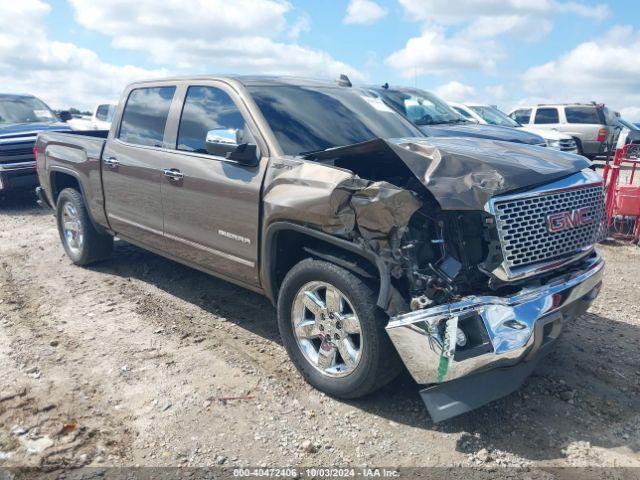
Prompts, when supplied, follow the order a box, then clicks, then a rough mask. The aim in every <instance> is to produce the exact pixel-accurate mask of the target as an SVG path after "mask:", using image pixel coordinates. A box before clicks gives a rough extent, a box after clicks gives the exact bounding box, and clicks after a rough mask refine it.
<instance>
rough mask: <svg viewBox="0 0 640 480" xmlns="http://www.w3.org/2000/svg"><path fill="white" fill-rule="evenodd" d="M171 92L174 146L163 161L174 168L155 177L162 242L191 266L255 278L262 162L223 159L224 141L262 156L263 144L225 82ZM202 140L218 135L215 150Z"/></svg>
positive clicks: (245, 280)
mask: <svg viewBox="0 0 640 480" xmlns="http://www.w3.org/2000/svg"><path fill="white" fill-rule="evenodd" d="M179 95H180V98H184V104H183V107H182V111H181V112H177V113H178V114H179V115H177V118H176V124H177V125H175V140H173V141H172V143H173V145H172V148H173V149H174V150H173V153H172V154H171V156H170V157H168V158H167V159H166V162H165V164H164V169H166V170H168V171H169V172H174V173H170V174H169V176H166V177H163V178H162V180H161V182H162V188H161V190H162V203H163V207H164V231H165V241H166V244H167V248H168V249H169V250H170V252H171V253H172V254H173V255H175V256H176V257H179V258H181V259H182V260H184V261H186V262H188V263H191V264H193V265H195V266H199V267H204V268H205V269H207V270H209V271H212V272H215V273H217V274H219V275H221V276H223V277H227V278H231V279H233V280H239V281H241V282H242V283H244V284H248V285H258V284H259V282H258V268H257V261H258V250H257V249H258V242H259V238H258V231H259V223H260V191H261V186H262V178H263V175H264V168H265V165H264V163H265V162H258V165H255V166H247V165H243V164H240V163H238V162H236V161H233V160H230V159H227V158H226V157H225V148H224V147H225V145H224V142H225V141H228V142H231V143H237V144H242V143H249V144H256V145H258V148H259V151H261V152H262V153H263V155H264V154H265V152H266V145H265V144H264V142H262V141H261V139H260V138H259V134H258V129H257V128H256V127H255V124H254V123H253V121H252V119H251V118H250V115H249V112H248V110H247V109H246V107H245V106H244V104H243V103H242V101H241V100H240V98H239V97H238V95H237V94H236V93H235V92H234V91H233V90H232V89H231V88H230V87H229V86H227V85H226V84H223V83H221V82H220V83H219V82H203V84H199V85H185V86H183V87H181V92H180V94H179ZM207 139H209V140H211V139H218V140H222V142H223V143H222V144H220V151H218V150H217V147H215V146H212V144H211V141H210V142H209V144H208V145H207V143H206V140H207ZM214 147H215V148H214ZM259 156H260V154H259ZM175 174H177V175H178V177H177V178H176V176H175Z"/></svg>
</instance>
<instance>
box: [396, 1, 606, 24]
mask: <svg viewBox="0 0 640 480" xmlns="http://www.w3.org/2000/svg"><path fill="white" fill-rule="evenodd" d="M399 1H400V4H401V5H402V6H403V7H404V9H405V11H406V12H407V15H408V16H409V17H410V18H411V19H414V20H417V21H422V22H437V23H440V24H445V25H456V24H462V23H466V22H469V21H472V20H475V19H477V18H478V17H484V18H489V17H490V18H494V19H496V20H498V19H500V18H501V17H508V16H513V15H518V16H547V17H550V18H553V15H556V14H562V13H568V14H575V15H580V16H582V17H588V18H594V19H597V20H600V19H603V18H605V17H606V16H607V15H608V14H609V8H608V7H607V5H604V4H598V5H593V6H591V5H585V4H583V3H580V2H562V1H556V0H456V1H455V2H452V1H450V0H399Z"/></svg>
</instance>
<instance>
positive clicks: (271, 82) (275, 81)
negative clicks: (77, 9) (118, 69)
mask: <svg viewBox="0 0 640 480" xmlns="http://www.w3.org/2000/svg"><path fill="white" fill-rule="evenodd" d="M203 80H223V81H224V80H233V81H236V82H238V83H241V84H242V85H244V86H246V87H250V86H258V85H260V86H267V85H268V86H286V85H295V86H305V85H306V86H325V87H336V86H339V85H338V83H336V81H335V80H329V79H320V78H309V77H296V76H288V75H196V76H185V77H168V78H156V79H149V80H141V81H138V82H133V83H132V84H131V85H145V84H149V83H155V82H172V81H175V82H194V81H196V82H197V81H203Z"/></svg>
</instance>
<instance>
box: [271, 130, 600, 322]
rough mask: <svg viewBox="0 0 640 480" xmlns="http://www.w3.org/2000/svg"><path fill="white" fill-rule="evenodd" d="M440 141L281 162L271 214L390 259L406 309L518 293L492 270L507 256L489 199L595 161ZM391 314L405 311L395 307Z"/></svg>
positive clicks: (381, 143)
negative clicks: (488, 208)
mask: <svg viewBox="0 0 640 480" xmlns="http://www.w3.org/2000/svg"><path fill="white" fill-rule="evenodd" d="M434 140H437V141H436V142H433V141H432V139H429V140H428V141H424V142H420V141H416V140H415V139H412V140H411V141H409V140H407V141H402V140H397V141H387V140H382V139H376V140H371V141H369V142H365V143H361V144H356V145H351V146H347V147H340V148H334V149H329V150H325V151H322V152H315V153H311V154H308V155H307V156H306V157H305V158H306V160H311V162H303V163H299V161H295V162H294V161H292V162H291V164H290V165H288V162H287V160H286V159H285V160H283V163H281V164H274V166H275V167H276V168H275V170H274V173H273V177H272V179H271V182H270V183H269V186H268V187H267V190H266V192H265V205H266V209H267V213H268V214H269V216H272V217H273V218H276V219H277V217H279V216H282V218H286V219H288V220H299V221H301V222H304V223H306V224H311V225H314V226H316V227H318V228H320V229H322V230H323V231H325V232H327V233H331V234H333V235H337V236H340V237H343V238H348V239H349V240H351V241H353V242H355V243H358V244H360V245H362V246H363V247H364V248H365V249H367V250H370V251H373V252H375V253H376V255H378V256H379V257H380V258H382V259H383V260H384V262H385V263H386V264H387V265H388V270H389V273H390V277H391V279H390V280H391V283H392V285H393V287H394V289H395V291H396V292H397V293H399V294H400V295H401V297H402V298H403V300H404V302H405V306H404V307H402V310H405V309H406V310H409V309H410V310H417V309H422V308H427V307H430V306H433V305H438V304H442V303H447V302H451V301H454V300H456V299H457V298H461V297H464V296H468V295H484V294H492V295H495V294H506V293H509V292H513V291H517V289H518V287H517V285H514V283H510V282H504V281H500V280H498V279H497V278H495V277H494V276H493V275H492V274H491V272H492V271H493V270H494V269H495V268H496V267H497V266H498V265H500V263H501V262H502V260H503V255H502V250H501V248H500V240H499V238H498V232H497V229H496V225H495V223H494V216H493V215H491V214H490V213H488V212H487V211H486V210H485V205H486V203H487V202H488V201H489V199H490V198H492V197H493V196H495V195H498V194H500V193H503V192H513V191H517V190H518V189H523V188H530V187H531V186H535V185H538V184H541V183H545V182H547V181H551V180H553V179H557V178H561V177H563V176H567V175H569V174H571V173H574V172H576V171H579V170H581V169H583V168H585V167H586V166H588V162H587V161H586V160H583V159H581V157H576V156H568V157H567V158H566V160H565V158H563V157H562V156H560V157H558V155H557V152H549V155H546V153H547V152H546V151H545V149H543V148H538V150H540V151H535V152H531V150H528V149H529V148H531V147H526V146H519V145H515V144H505V143H503V142H494V141H486V143H487V145H486V151H487V153H486V155H485V153H484V152H483V151H482V142H480V144H479V142H478V140H477V139H474V140H473V142H469V151H468V152H467V151H466V150H464V151H463V153H462V154H461V153H460V150H461V147H460V146H461V140H462V145H463V147H464V146H465V144H464V139H456V140H455V147H456V153H455V154H454V153H451V152H449V151H448V148H447V147H448V146H447V141H446V140H445V139H434ZM479 145H480V146H479ZM507 157H508V161H507V160H506V159H507ZM514 158H515V159H516V161H514V160H513V159H514ZM576 159H577V160H576ZM324 167H332V168H324ZM335 167H337V168H335ZM295 187H300V188H297V189H296V188H295ZM296 194H297V195H296ZM292 196H293V197H294V199H293V200H292ZM555 273H556V274H557V272H555ZM389 313H399V312H398V310H397V307H396V308H395V311H394V312H389ZM400 313H401V312H400Z"/></svg>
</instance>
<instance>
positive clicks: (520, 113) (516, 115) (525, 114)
mask: <svg viewBox="0 0 640 480" xmlns="http://www.w3.org/2000/svg"><path fill="white" fill-rule="evenodd" d="M509 116H510V117H511V118H513V119H514V120H515V121H516V122H518V123H523V124H525V123H529V120H531V109H530V108H525V109H521V110H516V111H515V112H513V113H512V114H511V115H509Z"/></svg>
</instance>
